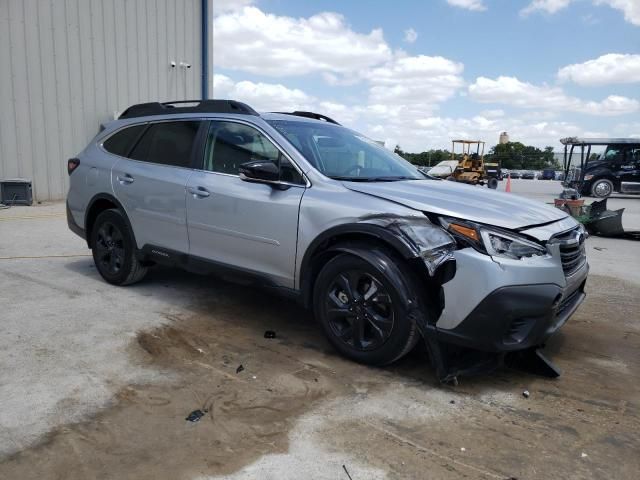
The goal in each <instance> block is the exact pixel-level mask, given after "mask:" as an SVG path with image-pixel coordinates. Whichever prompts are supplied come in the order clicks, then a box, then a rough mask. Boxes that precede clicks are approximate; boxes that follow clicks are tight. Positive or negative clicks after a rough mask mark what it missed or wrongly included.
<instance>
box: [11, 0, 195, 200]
mask: <svg viewBox="0 0 640 480" xmlns="http://www.w3.org/2000/svg"><path fill="white" fill-rule="evenodd" d="M200 3H201V2H200V0H0V179H1V178H5V179H6V178H15V177H21V178H30V179H32V181H33V183H34V195H35V197H36V199H37V200H50V199H61V198H64V197H65V195H66V189H67V185H68V178H67V173H66V161H67V158H69V157H72V156H73V155H75V154H76V153H78V152H79V151H80V150H82V148H84V146H85V145H86V144H87V143H88V141H89V140H90V139H91V138H92V137H93V136H94V135H95V134H96V132H97V131H98V127H99V125H100V123H101V122H104V121H106V120H110V119H112V118H113V115H114V112H121V111H122V110H124V109H125V108H126V107H127V106H129V105H131V104H133V103H140V102H147V101H157V100H159V101H167V100H180V99H194V98H200V94H201V87H200V82H201V50H200V49H201V44H200V42H201V39H200V34H201V30H200V25H201V18H200V9H201V6H200ZM171 61H175V62H176V63H177V64H179V63H180V62H186V63H189V64H191V68H190V69H186V68H180V67H179V66H178V67H176V68H171V66H170V62H171Z"/></svg>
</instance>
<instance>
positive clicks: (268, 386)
mask: <svg viewBox="0 0 640 480" xmlns="http://www.w3.org/2000/svg"><path fill="white" fill-rule="evenodd" d="M212 288H215V289H216V292H217V294H216V298H217V299H218V300H216V301H213V300H212V301H210V302H203V303H198V304H196V305H194V306H193V307H192V308H191V309H189V310H188V311H185V312H184V314H181V315H173V314H172V315H166V323H165V325H164V326H163V327H161V328H157V329H154V330H151V331H143V332H139V334H138V335H137V337H136V338H135V340H134V341H132V344H131V346H130V355H131V358H132V361H134V362H135V363H139V364H142V365H145V366H147V367H149V368H155V369H159V370H161V371H163V372H166V373H167V382H166V383H163V384H153V385H130V386H127V387H126V388H123V389H121V390H120V391H119V392H118V394H117V396H116V397H115V398H114V400H113V403H112V404H111V405H110V406H108V407H107V408H105V409H103V410H102V411H101V412H99V413H98V414H97V415H95V416H94V417H93V418H91V419H90V420H88V421H86V422H83V423H79V424H74V425H66V426H62V427H60V428H59V429H57V430H56V431H53V432H51V433H50V434H49V435H48V436H47V437H46V439H45V440H44V441H43V442H42V443H41V444H39V445H38V446H35V447H33V448H30V449H27V450H24V451H21V452H19V453H17V454H15V455H12V456H11V457H9V458H5V459H4V461H3V462H2V463H0V478H7V479H40V480H41V479H70V480H73V479H83V480H84V479H93V478H96V479H101V478H104V479H107V478H108V479H112V478H117V479H129V478H131V479H134V478H135V479H140V480H144V479H183V478H184V479H193V478H202V477H210V476H223V477H225V478H238V479H240V478H242V479H245V478H256V479H257V478H337V479H342V478H344V479H346V480H348V478H349V476H348V475H350V476H351V477H352V478H353V480H362V479H370V478H389V479H396V478H397V479H400V478H432V479H436V478H452V479H453V478H489V479H494V478H504V479H506V478H517V479H532V478H545V479H546V478H602V479H612V478H616V479H635V478H638V472H639V471H640V457H639V456H638V452H639V451H640V416H639V407H640V384H639V381H640V318H639V315H638V307H639V305H640V300H639V299H640V288H638V287H637V286H635V285H633V284H630V283H625V282H623V281H620V280H617V279H614V278H609V277H598V276H591V277H590V279H589V285H588V300H587V302H586V303H585V304H584V305H583V306H582V308H581V309H580V310H579V311H578V312H577V314H576V315H575V316H574V317H573V318H572V319H571V320H570V321H569V323H568V324H567V325H566V326H565V327H564V329H563V330H562V331H561V332H560V333H559V334H557V335H556V336H555V337H553V338H552V339H551V341H550V342H549V344H548V345H547V348H546V353H547V354H548V356H549V357H551V358H552V359H553V360H554V361H555V362H556V363H557V365H558V366H559V367H560V368H561V369H562V371H563V375H562V376H561V377H560V378H558V379H555V380H551V379H546V378H539V377H535V376H531V375H527V374H525V373H522V372H517V371H510V370H500V371H497V372H494V373H492V374H489V375H483V376H478V377H471V378H461V383H460V385H458V386H457V387H451V386H444V385H440V384H438V382H437V381H436V379H435V376H434V373H433V370H432V369H431V367H430V366H429V364H428V360H427V356H426V353H425V351H424V348H423V347H422V346H419V347H418V348H417V349H416V350H414V352H412V353H411V354H410V355H409V356H408V357H406V358H405V359H403V360H402V361H400V362H398V363H397V364H395V365H393V366H391V367H388V368H382V369H379V368H369V367H365V366H362V365H357V364H355V363H352V362H349V361H347V360H344V359H343V358H341V357H339V356H338V355H337V354H336V353H335V351H334V350H333V349H332V348H331V347H330V345H329V344H328V342H327V341H326V340H325V339H324V337H323V335H322V332H321V330H320V328H319V327H318V326H317V325H316V324H315V323H314V322H313V320H312V318H311V315H310V314H309V313H308V312H307V311H305V310H303V309H301V308H299V307H297V306H296V305H295V304H293V303H292V302H291V301H289V300H286V299H279V298H277V297H274V296H273V295H270V294H269V293H268V292H261V291H255V290H254V289H252V288H249V287H246V286H236V285H231V284H226V283H224V282H221V281H220V282H219V281H216V282H214V283H213V286H212ZM220 299H222V300H220ZM123 314H125V313H123ZM266 330H273V331H275V332H276V337H275V338H265V337H264V333H265V331H266ZM524 390H528V392H529V397H528V398H525V396H523V395H522V393H523V391H524ZM197 409H199V410H201V411H202V413H203V414H204V416H202V418H200V420H199V421H197V422H189V421H187V420H185V419H186V417H187V416H188V415H189V414H190V412H192V411H194V410H197ZM343 465H344V466H343ZM287 472H288V473H287ZM347 472H348V474H347Z"/></svg>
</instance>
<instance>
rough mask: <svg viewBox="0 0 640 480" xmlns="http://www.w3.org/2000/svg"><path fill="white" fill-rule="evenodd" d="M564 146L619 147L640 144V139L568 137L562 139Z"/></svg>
mask: <svg viewBox="0 0 640 480" xmlns="http://www.w3.org/2000/svg"><path fill="white" fill-rule="evenodd" d="M560 143H562V144H563V145H618V144H640V138H606V137H602V138H586V137H567V138H561V139H560Z"/></svg>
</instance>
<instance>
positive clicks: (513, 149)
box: [394, 142, 561, 170]
mask: <svg viewBox="0 0 640 480" xmlns="http://www.w3.org/2000/svg"><path fill="white" fill-rule="evenodd" d="M394 151H395V153H397V154H398V155H400V156H401V157H403V158H404V159H406V160H408V161H409V162H411V163H413V164H414V165H419V166H434V165H437V164H438V162H441V161H443V160H451V152H450V151H449V150H446V149H445V150H441V149H438V150H427V151H425V152H420V153H409V152H405V151H403V150H402V148H401V147H400V145H398V146H396V148H395V150H394ZM460 157H461V155H460V154H457V155H456V156H455V157H454V159H455V160H458V159H460ZM484 159H485V162H491V163H499V164H500V166H501V167H502V168H506V169H509V170H542V169H545V168H553V169H560V168H561V166H560V164H559V163H558V161H557V160H556V158H555V156H554V153H553V147H545V148H544V150H540V149H539V148H537V147H533V146H531V145H525V144H523V143H521V142H508V143H499V144H497V145H496V146H494V147H491V149H490V150H489V153H487V154H486V155H485V156H484Z"/></svg>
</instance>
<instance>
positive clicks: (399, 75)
mask: <svg viewBox="0 0 640 480" xmlns="http://www.w3.org/2000/svg"><path fill="white" fill-rule="evenodd" d="M463 70H464V65H462V64H461V63H457V62H454V61H452V60H449V59H447V58H444V57H429V56H426V55H418V56H413V57H398V58H395V59H394V60H392V61H391V62H388V63H387V64H385V65H382V66H380V67H377V68H374V69H372V70H371V71H370V72H369V73H368V74H367V77H368V80H369V82H370V83H371V89H370V91H369V99H370V102H371V103H373V104H384V105H389V106H391V107H393V106H402V107H410V106H412V105H417V106H423V105H430V106H432V105H435V104H437V103H440V102H443V101H445V100H448V99H449V98H451V97H453V96H454V94H455V93H456V91H457V90H458V89H459V88H461V87H463V86H464V80H463V79H462V76H461V74H462V71H463Z"/></svg>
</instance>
